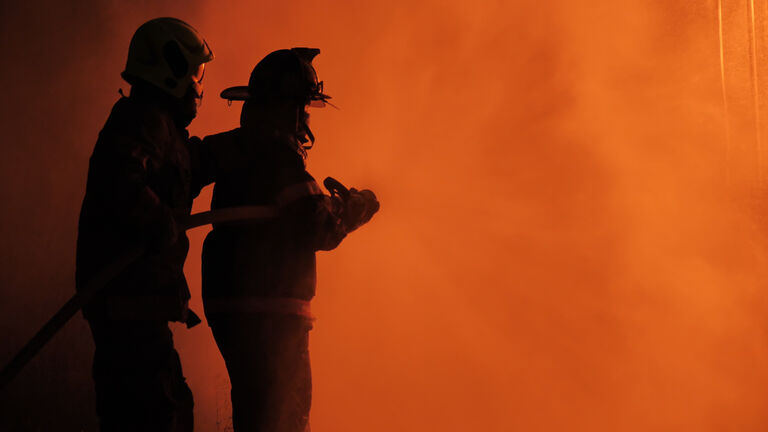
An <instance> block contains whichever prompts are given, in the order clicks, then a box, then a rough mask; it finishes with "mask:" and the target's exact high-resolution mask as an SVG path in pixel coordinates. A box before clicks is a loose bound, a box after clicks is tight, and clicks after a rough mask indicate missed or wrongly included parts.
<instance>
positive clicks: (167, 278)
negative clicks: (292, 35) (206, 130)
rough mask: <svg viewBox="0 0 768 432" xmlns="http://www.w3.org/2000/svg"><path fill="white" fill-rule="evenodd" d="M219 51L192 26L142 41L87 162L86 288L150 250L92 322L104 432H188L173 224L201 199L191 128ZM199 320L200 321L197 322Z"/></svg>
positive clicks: (148, 32) (103, 296) (169, 26)
mask: <svg viewBox="0 0 768 432" xmlns="http://www.w3.org/2000/svg"><path fill="white" fill-rule="evenodd" d="M211 59H213V53H212V52H211V50H210V49H209V47H208V44H207V43H206V42H205V40H204V39H203V38H202V37H201V36H200V35H199V34H198V33H197V31H195V29H193V28H192V27H191V26H190V25H189V24H187V23H185V22H183V21H180V20H178V19H174V18H158V19H154V20H151V21H148V22H146V23H145V24H143V25H142V26H141V27H139V29H138V30H137V31H136V33H135V34H134V36H133V38H132V40H131V43H130V47H129V51H128V60H127V64H126V68H125V71H124V72H123V73H122V76H123V78H124V79H125V80H126V81H127V82H128V83H129V84H130V85H131V90H130V96H128V97H125V96H124V97H122V98H120V99H119V100H118V101H117V103H115V105H114V107H113V109H112V112H111V114H110V116H109V118H108V119H107V122H106V124H105V125H104V128H103V129H102V130H101V132H100V134H99V137H98V140H97V142H96V146H95V148H94V151H93V155H92V156H91V159H90V164H89V171H88V181H87V186H86V192H85V198H84V200H83V205H82V209H81V213H80V222H79V232H78V241H77V272H76V273H77V274H76V279H77V286H78V289H81V288H82V287H83V286H84V285H85V284H87V283H88V282H89V280H91V279H92V278H93V277H94V275H95V274H97V273H98V272H99V271H100V270H101V269H102V268H103V267H104V266H106V265H108V264H109V263H110V262H111V261H114V260H115V259H116V258H117V257H118V256H120V254H121V253H122V252H124V251H125V250H128V249H130V248H131V247H136V246H137V245H140V244H149V245H150V247H149V249H148V250H149V252H147V253H145V254H144V255H143V256H142V257H141V258H139V259H138V260H137V261H136V262H134V263H133V264H131V265H130V266H129V267H128V268H127V269H126V270H125V271H123V272H122V273H121V274H120V275H119V276H118V277H117V278H115V279H113V280H112V281H111V282H109V284H108V285H107V286H106V288H105V289H103V290H102V291H101V292H100V293H99V295H97V296H96V297H95V298H94V299H93V300H91V301H90V302H89V304H87V305H86V306H85V307H84V308H83V313H84V315H85V317H86V319H87V320H88V322H89V324H90V327H91V331H92V334H93V338H94V342H95V346H96V352H95V355H94V362H93V376H94V381H95V384H96V400H97V407H96V408H97V413H98V416H99V421H100V427H101V430H102V431H191V430H192V423H193V420H192V406H193V400H192V393H191V391H190V390H189V387H188V386H187V385H186V383H185V379H184V376H183V374H182V371H181V364H180V362H179V357H178V354H177V352H176V350H175V349H174V346H173V339H172V335H171V332H170V330H169V328H168V322H169V321H180V322H187V324H188V325H193V324H194V323H195V322H194V321H195V318H196V316H195V315H194V314H193V313H190V311H189V310H188V308H187V300H188V299H189V291H188V289H187V285H186V281H185V278H184V274H183V272H182V267H183V263H184V259H185V258H186V255H187V249H188V244H189V243H188V240H187V238H186V235H185V234H184V232H183V230H179V229H178V228H177V226H176V223H175V219H176V218H177V217H179V216H183V215H187V214H189V211H190V208H191V205H192V199H193V196H194V195H195V194H196V192H197V191H198V190H199V186H197V185H195V184H194V182H193V180H194V179H193V177H192V165H193V162H194V161H193V160H192V158H191V156H190V150H189V148H188V146H190V145H192V146H194V145H199V144H200V140H196V141H195V140H189V138H188V133H187V131H186V127H187V125H188V124H189V123H190V122H191V121H192V119H193V118H194V117H195V115H196V114H197V108H198V105H199V103H200V101H201V98H202V93H203V91H202V78H203V72H204V68H205V63H207V62H208V61H210V60H211ZM198 322H199V321H198Z"/></svg>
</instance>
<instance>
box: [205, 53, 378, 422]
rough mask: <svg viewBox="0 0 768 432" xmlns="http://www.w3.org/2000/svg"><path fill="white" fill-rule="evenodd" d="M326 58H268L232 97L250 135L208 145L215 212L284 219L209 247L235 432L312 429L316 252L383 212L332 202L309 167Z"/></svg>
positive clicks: (219, 228) (250, 225) (221, 233)
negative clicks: (312, 119) (262, 211)
mask: <svg viewBox="0 0 768 432" xmlns="http://www.w3.org/2000/svg"><path fill="white" fill-rule="evenodd" d="M319 52H320V50H318V49H312V48H292V49H283V50H278V51H275V52H272V53H271V54H269V55H267V56H266V57H265V58H264V59H263V60H261V61H260V62H259V63H258V64H257V65H256V67H255V68H254V69H253V72H252V74H251V77H250V80H249V83H248V86H242V87H232V88H229V89H227V90H225V91H224V92H223V93H222V97H223V98H225V99H229V100H242V101H244V103H243V107H242V112H241V117H240V127H239V128H237V129H235V130H232V131H229V132H224V133H221V134H218V135H213V136H208V137H206V138H205V139H204V140H203V147H204V148H206V149H209V151H210V152H211V154H210V155H209V157H208V159H209V160H212V161H215V163H214V164H212V167H211V170H212V172H211V173H210V174H209V176H210V178H212V179H215V180H216V185H215V187H214V190H213V200H212V203H211V208H212V209H220V208H231V207H243V206H256V207H262V208H264V207H266V208H273V209H274V215H273V216H272V217H266V218H263V219H261V220H258V221H249V222H240V223H230V224H218V225H217V224H214V228H213V230H212V231H211V232H210V234H209V235H208V237H207V238H206V240H205V244H204V246H203V268H202V271H203V303H204V306H205V313H206V317H207V319H208V323H209V325H210V326H211V329H212V331H213V335H214V338H215V340H216V343H217V345H218V347H219V349H220V351H221V354H222V356H223V357H224V360H225V362H226V365H227V370H228V372H229V376H230V380H231V383H232V411H233V425H234V430H235V431H236V432H246V431H270V432H303V431H305V430H308V428H309V426H308V424H309V423H308V421H309V410H310V402H311V376H310V364H309V353H308V332H309V330H310V329H311V327H312V318H311V314H310V300H311V299H312V297H313V296H314V295H315V252H316V251H318V250H331V249H334V248H335V247H336V246H338V245H339V243H340V242H341V241H342V239H343V238H344V237H345V236H346V235H347V234H348V233H349V232H350V231H352V230H354V229H356V228H357V227H359V226H360V225H362V224H364V223H365V222H367V221H368V220H369V219H370V218H371V217H372V216H373V214H374V213H375V212H376V211H377V210H378V208H379V204H378V201H377V200H376V197H375V195H374V194H373V192H371V191H369V190H362V191H357V190H355V189H351V190H349V193H348V194H345V195H346V197H345V199H344V200H341V199H339V198H337V197H335V196H334V197H331V196H328V195H325V194H324V193H323V192H322V191H321V190H320V187H319V186H318V184H317V183H316V182H315V180H314V179H313V178H312V176H311V175H310V174H309V173H308V172H307V170H306V168H305V157H306V151H307V149H308V148H309V147H311V144H312V143H313V142H314V136H313V134H312V131H311V130H310V128H309V124H308V120H309V114H308V107H309V106H322V105H325V104H326V103H327V100H328V98H329V96H327V95H326V94H324V93H323V85H322V82H318V80H317V76H316V74H315V69H314V68H313V66H312V59H313V58H314V57H315V56H316V55H317V54H318V53H319Z"/></svg>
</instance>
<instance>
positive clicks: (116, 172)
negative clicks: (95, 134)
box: [89, 131, 174, 237]
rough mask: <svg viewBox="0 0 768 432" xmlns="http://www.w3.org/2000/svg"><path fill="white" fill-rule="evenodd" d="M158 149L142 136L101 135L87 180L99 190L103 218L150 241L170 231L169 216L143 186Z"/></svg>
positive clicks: (114, 133) (160, 203)
mask: <svg viewBox="0 0 768 432" xmlns="http://www.w3.org/2000/svg"><path fill="white" fill-rule="evenodd" d="M158 152H159V150H158V146H157V145H156V144H155V143H153V142H151V141H150V140H147V139H145V137H142V136H135V135H134V136H130V135H127V134H120V133H116V132H110V131H104V132H102V134H101V135H100V137H99V142H98V143H97V146H96V149H95V151H94V153H93V156H92V157H91V163H90V174H89V177H93V178H91V179H89V181H90V182H92V183H97V185H94V186H95V188H96V189H98V190H99V192H100V193H99V195H101V196H100V201H101V202H102V203H103V209H104V210H105V211H106V213H107V214H106V216H107V217H108V218H110V219H111V220H113V221H114V222H115V223H116V224H119V225H123V226H125V227H126V228H128V229H129V230H131V231H136V232H140V233H146V234H148V235H149V236H150V237H153V236H157V235H160V234H161V233H163V232H165V231H167V230H169V229H171V230H172V229H174V228H173V224H174V220H173V213H172V211H171V209H170V208H169V207H168V206H167V205H165V204H163V203H162V202H161V201H160V199H159V198H158V196H157V194H156V193H155V191H153V190H152V189H151V188H150V187H149V186H148V183H147V177H148V171H149V169H150V168H151V164H152V163H153V162H152V160H153V159H154V160H157V159H158V158H159V157H160V155H159V154H158Z"/></svg>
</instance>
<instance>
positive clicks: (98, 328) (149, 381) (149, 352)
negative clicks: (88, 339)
mask: <svg viewBox="0 0 768 432" xmlns="http://www.w3.org/2000/svg"><path fill="white" fill-rule="evenodd" d="M89 324H90V326H91V332H92V333H93V339H94V342H95V345H96V353H95V355H94V359H93V379H94V381H95V384H96V412H97V414H98V416H99V424H100V430H101V432H123V431H125V432H127V431H145V432H191V431H192V430H193V414H192V409H193V405H194V403H193V399H192V391H191V390H190V389H189V387H188V386H187V383H186V381H185V379H184V375H183V374H182V371H181V362H180V361H179V354H178V353H177V352H176V350H175V349H174V347H173V334H172V333H171V330H170V329H169V328H168V323H167V322H166V321H128V320H121V321H114V320H108V319H92V320H89Z"/></svg>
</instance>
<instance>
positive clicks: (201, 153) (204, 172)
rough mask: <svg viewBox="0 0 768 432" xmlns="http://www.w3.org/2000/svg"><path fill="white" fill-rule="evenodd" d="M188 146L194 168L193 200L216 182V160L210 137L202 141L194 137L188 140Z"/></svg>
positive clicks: (191, 189) (191, 190) (191, 186)
mask: <svg viewBox="0 0 768 432" xmlns="http://www.w3.org/2000/svg"><path fill="white" fill-rule="evenodd" d="M186 144H187V150H188V151H189V158H190V165H191V168H192V184H191V185H190V192H191V195H192V197H193V198H197V196H198V195H200V191H201V190H202V189H203V188H204V187H206V186H208V185H209V184H211V183H213V182H214V181H216V158H215V153H214V151H213V149H212V145H213V140H212V139H210V138H209V137H206V138H205V139H203V140H201V139H200V138H198V137H194V136H193V137H191V138H189V139H188V140H187V143H186Z"/></svg>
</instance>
